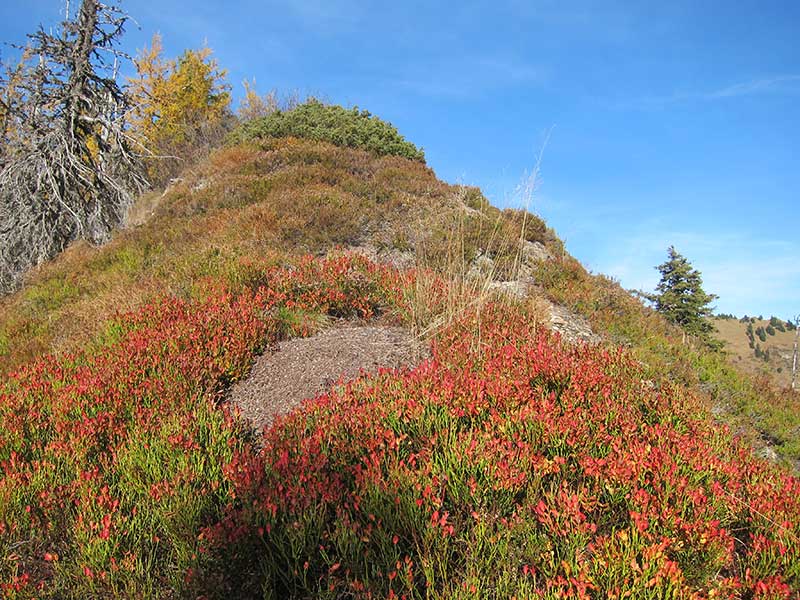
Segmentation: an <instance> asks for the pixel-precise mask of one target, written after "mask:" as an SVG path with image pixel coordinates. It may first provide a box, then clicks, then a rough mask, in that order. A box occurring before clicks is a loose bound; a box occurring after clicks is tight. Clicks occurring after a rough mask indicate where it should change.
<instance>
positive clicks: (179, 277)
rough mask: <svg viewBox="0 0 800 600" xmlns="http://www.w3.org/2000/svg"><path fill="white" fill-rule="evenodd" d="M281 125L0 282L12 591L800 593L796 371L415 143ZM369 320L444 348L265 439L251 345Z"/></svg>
mask: <svg viewBox="0 0 800 600" xmlns="http://www.w3.org/2000/svg"><path fill="white" fill-rule="evenodd" d="M259 135H260V134H258V135H256V136H255V137H254V138H253V139H249V138H248V139H246V140H241V139H240V140H238V142H239V143H237V144H236V145H230V146H226V147H224V148H220V149H218V150H217V151H216V152H214V153H213V154H212V155H211V157H210V158H209V159H208V160H206V161H203V162H201V163H200V164H197V165H194V166H193V167H190V168H189V169H188V170H187V171H185V172H184V173H183V175H182V176H181V178H180V179H179V180H177V181H175V182H173V183H172V185H170V186H169V187H168V188H167V189H166V190H164V191H163V192H162V191H158V192H153V193H151V194H149V195H147V196H145V197H142V198H141V199H140V201H139V203H138V204H137V206H136V207H135V209H134V212H133V213H132V215H131V217H130V219H129V224H128V227H127V228H126V229H124V230H122V231H120V232H119V233H118V234H117V235H116V236H115V237H114V239H113V240H112V241H111V242H110V243H108V244H106V245H104V246H101V247H90V246H88V245H86V244H75V245H73V246H72V247H71V248H70V249H69V250H68V251H66V252H65V253H63V254H62V255H61V256H59V257H58V258H57V259H55V260H54V261H52V263H51V264H48V265H47V266H45V267H44V268H42V269H41V270H40V271H38V272H37V273H34V274H32V275H31V277H30V278H29V281H28V282H27V284H26V285H25V287H23V288H22V289H21V290H20V291H19V292H17V293H15V294H13V295H10V296H8V297H6V298H4V299H3V300H2V303H1V304H0V355H1V356H0V360H1V361H2V362H1V363H0V368H2V371H3V373H4V374H6V382H5V383H4V385H3V388H2V391H0V423H2V428H1V429H0V466H1V467H2V479H1V480H0V556H4V557H5V560H4V561H3V562H2V563H0V592H2V595H3V597H9V598H32V597H50V598H60V597H80V598H105V597H156V598H173V597H214V598H222V597H253V598H255V597H272V598H285V597H292V598H311V597H315V598H316V597H319V598H326V597H327V598H344V597H355V598H397V597H406V598H474V597H484V598H510V597H519V598H563V597H578V598H626V597H633V598H673V597H674V598H690V597H693V598H713V597H727V598H796V597H797V595H796V594H797V592H796V590H797V589H800V517H799V516H798V515H800V480H798V479H797V478H796V477H795V476H794V475H793V474H792V470H791V469H792V468H793V467H794V466H795V465H796V461H797V460H798V459H800V397H799V396H798V395H797V394H795V395H791V394H779V393H777V392H775V391H774V390H771V389H769V388H764V387H762V386H760V385H759V384H757V383H756V382H754V381H753V380H751V379H748V378H746V377H743V376H741V375H739V374H738V373H737V372H736V371H735V370H734V369H732V368H731V367H730V366H729V365H728V364H727V362H726V359H725V357H724V356H723V355H720V354H718V353H713V352H710V351H708V350H705V349H704V348H702V347H699V346H698V347H695V346H692V345H690V344H682V343H681V339H682V336H681V335H680V332H678V331H677V330H675V329H674V328H673V327H671V326H669V325H668V324H667V323H666V322H665V321H664V320H663V319H662V318H661V317H660V316H659V315H657V314H656V313H654V312H653V311H651V310H649V309H646V308H645V307H643V306H642V305H641V304H640V303H639V302H638V301H637V300H636V299H634V298H633V297H631V296H630V295H629V294H628V293H627V292H625V291H624V290H622V289H621V288H620V286H619V285H617V284H616V283H615V282H613V281H612V280H610V279H608V278H605V277H603V276H599V275H593V274H590V273H588V272H587V271H586V270H585V269H584V268H583V267H582V266H581V265H580V264H579V263H578V261H576V260H575V259H574V258H572V257H570V256H569V254H568V253H567V252H566V250H565V249H564V247H563V244H562V243H561V242H560V240H558V238H557V236H556V235H555V233H554V232H553V231H551V230H550V229H548V228H547V226H546V225H545V223H544V222H543V221H542V220H541V219H540V218H538V217H536V216H535V215H532V214H528V213H525V212H524V211H513V210H505V211H501V210H498V209H497V208H495V207H492V206H491V205H490V204H489V203H488V202H487V200H486V199H485V198H484V196H483V195H482V194H481V192H480V191H479V190H477V189H475V188H466V187H463V186H454V185H449V184H446V183H444V182H441V181H439V180H438V179H437V178H436V176H435V174H434V173H433V171H432V170H431V169H430V168H428V167H427V166H426V165H425V164H424V162H423V161H422V160H420V157H419V156H416V155H415V156H413V157H412V158H405V157H401V156H396V155H392V154H387V155H381V154H379V153H376V152H370V151H367V150H360V149H354V148H348V147H342V146H337V145H333V144H330V143H326V142H323V141H318V140H308V139H297V138H294V137H282V138H272V137H259ZM551 303H552V304H555V305H556V307H557V309H558V311H560V312H559V313H558V314H561V315H565V316H563V317H562V320H567V321H569V320H571V319H572V316H576V315H580V316H581V317H582V318H583V319H585V321H586V323H588V324H589V325H590V326H591V328H592V330H593V332H594V334H596V335H598V336H599V338H597V339H599V342H598V343H594V344H584V343H581V342H580V341H579V339H573V338H569V337H568V336H566V335H565V336H563V337H562V336H560V335H559V334H557V333H553V332H552V331H550V330H549V327H547V325H548V324H549V323H550V322H551V321H552V317H551V312H550V310H549V308H548V307H549V306H550V304H551ZM376 318H380V319H381V321H382V322H383V323H385V324H389V325H391V326H394V327H403V328H405V329H406V330H408V331H410V332H411V334H412V335H414V336H415V337H416V338H417V339H418V340H419V341H421V342H422V343H424V344H425V345H426V346H427V347H428V348H429V351H430V358H428V359H427V360H424V361H422V362H420V363H419V364H418V365H417V366H415V367H409V368H400V369H397V370H381V371H378V372H377V373H373V374H371V375H367V374H365V375H363V376H361V377H359V378H356V380H355V381H352V382H349V383H347V384H346V385H343V386H339V387H338V388H336V389H334V390H331V391H330V392H329V393H324V394H322V395H320V396H318V397H316V398H313V399H310V400H309V401H307V402H306V403H304V404H303V405H302V406H301V408H300V409H299V410H297V411H294V412H291V413H289V414H288V416H286V417H283V418H279V419H278V420H277V421H276V422H275V423H274V424H273V425H272V426H271V427H270V428H269V429H268V430H267V431H266V432H265V433H264V439H263V444H262V443H261V442H259V441H257V440H255V439H254V438H255V435H256V434H257V433H258V432H254V431H253V430H252V428H251V425H250V423H249V422H247V421H246V420H244V419H243V418H241V417H240V415H239V414H238V413H237V411H236V410H234V409H233V407H231V406H230V404H229V403H228V401H227V398H228V395H227V394H228V393H229V390H230V389H231V385H232V384H234V383H236V382H239V381H241V380H242V379H243V378H244V377H245V376H246V375H247V374H248V373H249V371H250V369H251V366H252V365H253V362H254V360H255V357H256V356H257V355H259V354H262V353H265V352H266V353H269V352H273V351H275V348H276V347H278V344H279V342H281V341H283V340H286V339H288V338H292V337H298V336H308V335H310V334H312V333H315V332H317V331H318V330H319V329H320V328H323V327H325V326H326V324H328V323H331V322H336V321H340V320H348V321H352V320H363V321H370V320H374V319H376ZM576 322H577V321H576ZM578 337H580V336H578ZM593 339H594V338H593ZM759 454H760V455H761V456H759ZM764 456H768V457H773V459H772V460H765V459H764V458H763V457H764ZM776 463H777V464H776Z"/></svg>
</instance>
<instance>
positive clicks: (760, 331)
mask: <svg viewBox="0 0 800 600" xmlns="http://www.w3.org/2000/svg"><path fill="white" fill-rule="evenodd" d="M756 335H757V336H758V339H760V340H761V341H762V342H766V341H767V332H766V331H764V328H763V327H757V328H756Z"/></svg>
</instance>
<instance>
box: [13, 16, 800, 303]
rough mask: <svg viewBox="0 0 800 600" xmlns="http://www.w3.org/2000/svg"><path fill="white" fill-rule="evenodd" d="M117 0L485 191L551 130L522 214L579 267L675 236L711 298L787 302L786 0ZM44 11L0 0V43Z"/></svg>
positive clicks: (789, 122)
mask: <svg viewBox="0 0 800 600" xmlns="http://www.w3.org/2000/svg"><path fill="white" fill-rule="evenodd" d="M76 2H77V0H73V4H75V3H76ZM123 4H124V6H125V7H126V8H127V10H128V11H129V12H130V13H131V14H132V15H133V16H134V17H135V18H136V20H137V21H138V23H139V25H140V27H141V29H140V30H137V29H136V28H135V27H131V28H130V30H129V32H128V34H127V37H126V40H127V41H126V44H127V45H128V47H129V49H130V50H131V51H134V50H135V49H136V48H140V47H142V46H143V45H144V43H145V42H146V41H147V40H148V39H149V37H150V36H151V34H152V33H153V32H155V31H160V32H161V33H162V34H163V36H164V42H165V47H166V50H167V54H168V55H175V54H178V53H179V52H180V51H181V50H182V49H183V48H186V47H198V46H200V45H202V44H203V42H204V41H205V40H207V42H208V44H209V46H211V47H212V48H213V49H214V51H215V55H216V56H217V58H218V59H219V61H220V63H221V64H222V66H223V67H226V68H227V69H228V71H229V79H230V81H231V83H232V84H234V93H235V95H236V96H237V97H238V96H240V95H241V85H240V82H241V81H242V80H243V79H245V78H251V77H255V78H256V80H257V82H258V87H259V89H260V90H261V91H266V90H268V89H271V88H277V89H278V90H279V91H290V90H299V91H300V92H301V93H303V94H306V93H311V94H315V95H318V96H322V97H323V98H325V99H327V100H329V101H334V102H338V103H342V104H346V105H353V104H355V105H358V106H360V107H363V108H367V109H369V110H370V111H372V112H373V113H375V114H378V115H380V116H382V117H384V118H386V119H388V120H390V121H392V122H393V123H394V124H395V125H397V127H398V128H399V129H400V131H401V133H403V134H404V135H405V136H406V137H407V138H408V139H410V140H411V141H413V142H415V143H417V144H418V145H421V146H423V147H424V148H425V151H426V154H427V157H428V162H429V164H430V165H431V166H432V167H433V168H434V169H435V170H436V172H437V173H438V175H439V176H440V177H441V178H442V179H445V180H447V181H451V182H462V183H467V184H474V185H479V186H480V187H482V188H483V190H484V191H485V193H486V194H487V195H488V196H489V197H490V199H491V200H492V201H493V202H494V203H495V204H499V205H503V206H512V205H516V204H518V203H519V198H518V196H517V195H516V194H515V189H516V187H517V185H518V183H519V182H520V181H521V180H522V179H523V177H524V175H525V173H526V171H530V170H531V169H532V168H533V166H534V164H535V162H536V156H537V154H538V153H539V150H540V149H541V147H542V145H543V142H544V140H545V138H546V137H547V133H548V131H549V132H550V135H549V142H548V144H547V146H546V148H545V150H544V155H543V162H542V168H541V182H540V183H541V184H540V187H539V189H538V190H537V193H536V196H535V198H534V201H533V205H532V207H531V208H532V209H533V210H534V212H537V213H539V214H541V215H542V216H543V217H544V218H545V219H546V220H547V221H548V223H549V224H550V225H552V226H553V227H554V228H555V229H556V230H557V232H558V233H559V234H560V235H561V237H562V238H563V239H564V240H565V241H566V244H567V247H568V249H569V250H570V252H571V253H572V254H574V255H575V256H577V257H578V258H579V259H580V260H581V261H582V262H583V263H584V264H585V265H586V266H587V267H588V268H590V269H592V270H593V271H595V272H602V273H606V274H609V275H612V276H614V277H616V278H618V279H619V280H620V281H621V282H622V284H623V285H624V286H625V287H628V288H647V289H652V288H653V287H654V285H655V284H656V283H657V281H658V273H657V272H656V271H655V270H654V268H653V266H654V265H656V264H658V263H660V262H662V261H663V259H664V258H665V257H666V249H667V247H668V246H669V245H670V244H674V245H675V246H676V248H677V249H678V251H680V252H681V253H683V254H684V255H685V256H687V258H689V260H690V261H691V262H692V263H693V264H694V265H695V266H696V267H697V268H698V269H699V270H700V271H701V272H702V273H703V276H704V281H705V287H706V290H707V291H709V292H713V293H716V294H718V295H719V296H720V299H719V300H718V301H717V307H718V310H719V311H721V312H733V313H736V314H739V315H741V314H743V313H748V314H759V313H762V314H764V315H768V314H776V315H778V316H780V317H783V318H787V317H789V316H792V315H795V314H797V313H800V229H798V226H799V225H800V196H799V194H800V192H799V191H798V190H800V141H798V140H800V135H799V134H800V102H799V101H800V2H797V1H787V2H770V1H760V2H746V1H745V2H742V1H737V2H730V1H724V2H712V1H707V2H698V1H696V0H691V1H683V0H679V1H677V2H663V1H659V2H639V1H635V2H634V1H631V2H626V3H621V2H594V1H586V2H566V1H561V2H560V1H550V0H548V1H540V2H536V1H522V0H495V1H492V2H469V1H463V2H458V3H450V2H447V3H445V2H429V1H428V2H396V1H392V2H356V1H354V0H343V1H338V0H308V1H291V0H289V1H284V2H272V1H269V0H266V1H264V0H259V1H257V0H248V1H244V2H231V3H222V2H219V1H218V0H214V1H211V0H195V1H193V2H175V1H172V0H161V1H159V2H156V1H153V0H129V1H127V2H123ZM61 8H62V3H61V2H58V1H57V0H52V1H51V0H48V1H44V0H32V1H29V2H20V1H18V0H11V1H10V2H5V3H2V5H0V39H2V40H6V41H9V40H15V41H18V40H20V39H22V36H23V34H24V33H25V32H26V31H29V30H31V29H32V28H33V27H35V26H36V25H38V24H39V23H44V24H50V23H53V22H55V21H56V20H58V18H59V11H60V10H61ZM4 54H7V53H6V52H4Z"/></svg>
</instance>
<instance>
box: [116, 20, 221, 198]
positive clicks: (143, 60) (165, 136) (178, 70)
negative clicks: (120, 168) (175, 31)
mask: <svg viewBox="0 0 800 600" xmlns="http://www.w3.org/2000/svg"><path fill="white" fill-rule="evenodd" d="M162 51H163V47H162V42H161V36H160V35H158V34H156V35H154V36H153V40H152V42H151V45H150V47H149V48H144V49H142V50H140V51H139V54H138V56H137V57H136V59H135V60H134V63H135V64H136V70H137V74H136V76H135V77H133V78H131V79H130V80H129V83H130V90H131V94H132V96H133V97H134V99H135V107H134V115H133V118H132V120H131V122H132V131H133V132H134V134H135V135H137V136H138V137H139V139H140V140H141V141H142V143H143V144H144V145H145V146H147V148H148V149H149V150H150V151H151V152H152V160H150V161H149V164H148V174H149V175H150V177H151V180H152V181H153V183H155V184H163V183H165V182H166V181H167V180H168V179H169V178H170V177H171V176H173V175H174V174H175V173H176V172H177V171H178V170H179V169H180V168H181V164H182V163H185V162H192V161H194V160H197V159H198V158H200V157H201V156H202V155H203V154H205V153H207V152H208V151H209V150H210V149H211V148H212V147H213V146H215V145H216V144H218V143H219V142H220V141H221V140H222V139H223V137H224V136H225V134H226V133H227V132H228V130H229V129H230V125H231V123H230V120H231V118H232V115H231V112H230V102H231V96H230V91H229V90H230V86H229V85H228V84H227V83H226V81H225V77H226V72H225V71H224V70H221V69H220V68H219V65H218V63H217V61H216V60H215V59H214V58H212V56H211V54H212V52H211V49H209V48H207V47H206V48H202V49H200V50H186V51H185V52H184V53H183V54H182V55H181V56H180V57H179V58H178V59H176V60H165V59H164V58H163V57H162Z"/></svg>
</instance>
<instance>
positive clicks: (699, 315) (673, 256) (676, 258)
mask: <svg viewBox="0 0 800 600" xmlns="http://www.w3.org/2000/svg"><path fill="white" fill-rule="evenodd" d="M667 253H668V260H667V261H666V262H664V263H662V264H660V265H658V266H657V267H656V269H658V271H659V272H660V273H661V281H660V282H659V283H658V285H657V286H656V292H655V293H654V294H650V293H646V292H643V293H641V295H642V296H643V297H644V298H646V299H647V300H649V301H650V302H652V303H653V305H654V307H655V309H656V310H657V311H658V312H660V313H661V314H663V315H664V316H665V317H666V318H667V320H669V321H671V322H672V323H675V324H676V325H680V327H681V328H682V329H683V331H684V341H685V340H686V335H690V336H695V337H697V338H699V339H701V340H702V341H703V342H705V343H706V344H709V345H711V346H716V345H717V344H716V343H715V342H714V340H713V339H712V338H711V334H712V333H713V331H714V326H713V325H712V323H711V321H710V320H709V319H708V317H710V316H711V314H712V311H713V307H711V306H709V305H710V304H711V302H713V301H714V300H715V299H716V298H717V297H718V296H715V295H714V294H708V293H706V292H705V291H704V290H703V279H702V277H701V275H700V272H699V271H697V270H696V269H694V268H693V267H692V265H691V264H690V263H689V261H688V260H687V259H686V258H685V257H684V256H682V255H681V254H680V253H679V252H678V251H677V250H675V247H674V246H670V247H669V249H668V250H667Z"/></svg>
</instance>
